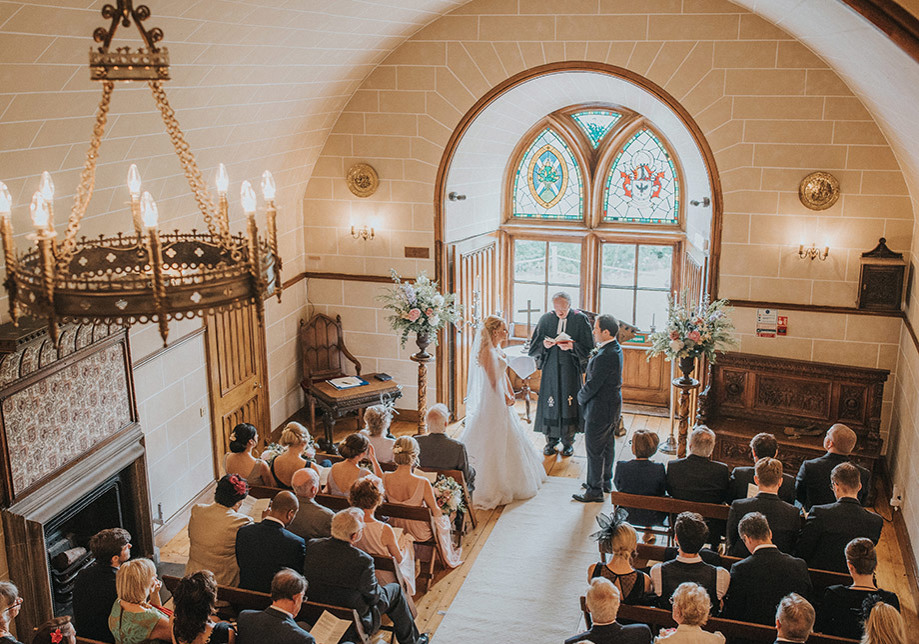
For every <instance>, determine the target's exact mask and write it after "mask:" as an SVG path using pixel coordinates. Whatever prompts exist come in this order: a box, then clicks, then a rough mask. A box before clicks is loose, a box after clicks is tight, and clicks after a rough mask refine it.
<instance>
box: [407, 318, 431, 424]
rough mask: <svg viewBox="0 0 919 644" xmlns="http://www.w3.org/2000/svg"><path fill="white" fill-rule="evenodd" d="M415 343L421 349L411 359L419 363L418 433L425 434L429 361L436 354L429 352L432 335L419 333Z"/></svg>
mask: <svg viewBox="0 0 919 644" xmlns="http://www.w3.org/2000/svg"><path fill="white" fill-rule="evenodd" d="M415 344H417V345H418V349H419V351H418V353H415V354H413V355H412V356H411V359H412V360H413V361H414V362H417V363H418V433H419V434H424V433H425V432H426V431H427V423H426V422H425V420H424V417H425V416H426V415H427V412H428V363H429V362H433V361H434V356H433V355H431V354H430V353H428V352H427V348H428V345H429V344H431V336H430V335H427V334H424V333H419V334H417V335H416V336H415Z"/></svg>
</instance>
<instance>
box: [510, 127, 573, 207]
mask: <svg viewBox="0 0 919 644" xmlns="http://www.w3.org/2000/svg"><path fill="white" fill-rule="evenodd" d="M514 216H515V217H536V218H541V219H567V220H578V219H583V218H584V195H583V188H582V182H581V171H580V169H579V168H578V164H577V161H575V159H574V155H572V154H571V150H569V148H568V145H567V144H566V143H565V142H564V141H563V140H562V139H561V137H559V135H558V134H556V133H555V132H553V131H552V130H550V129H549V128H546V129H545V130H543V131H542V132H541V133H540V135H539V136H537V137H536V140H535V141H533V143H532V144H531V145H530V147H529V148H528V149H527V151H526V153H525V154H524V155H523V159H521V161H520V165H519V166H517V173H516V175H515V176H514Z"/></svg>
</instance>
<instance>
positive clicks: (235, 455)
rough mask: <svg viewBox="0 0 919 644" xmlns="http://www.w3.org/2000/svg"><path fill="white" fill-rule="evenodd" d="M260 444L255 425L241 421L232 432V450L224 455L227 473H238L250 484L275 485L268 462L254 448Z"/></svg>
mask: <svg viewBox="0 0 919 644" xmlns="http://www.w3.org/2000/svg"><path fill="white" fill-rule="evenodd" d="M257 445H258V430H257V429H256V428H255V425H250V424H249V423H239V424H238V425H237V426H236V427H234V428H233V431H232V432H230V451H229V452H227V453H226V454H225V455H224V457H223V467H224V469H225V470H226V472H227V474H237V475H239V476H242V477H243V478H245V479H246V481H248V482H249V485H267V486H269V487H274V486H275V480H274V477H273V476H272V475H271V470H270V469H269V467H268V463H266V462H265V461H263V460H262V459H260V458H258V457H256V456H255V455H254V454H253V453H252V450H254V449H255V447H256V446H257Z"/></svg>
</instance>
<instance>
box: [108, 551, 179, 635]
mask: <svg viewBox="0 0 919 644" xmlns="http://www.w3.org/2000/svg"><path fill="white" fill-rule="evenodd" d="M161 586H162V582H160V580H159V579H158V578H157V576H156V566H155V565H154V563H153V562H152V561H150V560H149V559H144V558H140V559H131V560H130V561H126V562H125V563H123V564H121V567H120V568H119V569H118V573H117V574H116V575H115V590H116V591H117V592H118V599H116V600H115V603H114V604H112V612H111V613H110V614H109V616H108V627H109V630H110V631H112V635H113V636H114V637H115V644H141V642H144V641H146V640H169V639H171V637H170V635H169V618H168V617H167V616H166V613H164V612H163V611H162V610H161V609H160V608H158V607H157V606H154V605H153V604H151V603H150V599H151V597H152V596H153V594H154V593H156V592H158V591H159V589H160V587H161Z"/></svg>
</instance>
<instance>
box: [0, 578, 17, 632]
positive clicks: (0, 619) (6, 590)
mask: <svg viewBox="0 0 919 644" xmlns="http://www.w3.org/2000/svg"><path fill="white" fill-rule="evenodd" d="M20 606H22V598H21V597H20V596H19V589H18V588H16V585H15V584H13V583H12V582H9V581H0V644H22V642H20V641H19V640H17V639H16V638H15V637H13V635H12V633H10V626H12V624H13V620H14V619H16V617H17V615H19V607H20Z"/></svg>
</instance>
